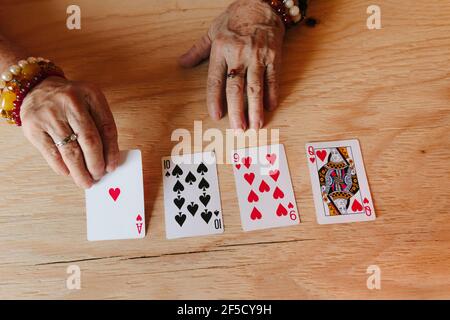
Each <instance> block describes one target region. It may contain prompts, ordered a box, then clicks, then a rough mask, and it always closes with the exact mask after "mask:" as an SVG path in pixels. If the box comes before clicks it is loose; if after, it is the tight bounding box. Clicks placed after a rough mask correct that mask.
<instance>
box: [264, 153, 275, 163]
mask: <svg viewBox="0 0 450 320" xmlns="http://www.w3.org/2000/svg"><path fill="white" fill-rule="evenodd" d="M266 159H267V161H269V163H270V164H272V165H273V164H274V163H275V160H277V155H276V154H275V153H272V154H268V155H266Z"/></svg>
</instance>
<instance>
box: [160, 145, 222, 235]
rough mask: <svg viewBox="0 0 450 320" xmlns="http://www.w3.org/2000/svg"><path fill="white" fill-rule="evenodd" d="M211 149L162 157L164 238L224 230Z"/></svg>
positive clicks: (208, 233) (214, 160)
mask: <svg viewBox="0 0 450 320" xmlns="http://www.w3.org/2000/svg"><path fill="white" fill-rule="evenodd" d="M216 163H217V161H216V156H215V153H214V152H203V153H195V154H187V155H182V156H170V157H164V158H162V169H163V171H162V172H163V181H164V182H163V184H164V211H165V222H166V237H167V239H176V238H183V237H193V236H204V235H211V234H218V233H223V228H224V227H223V218H222V208H221V204H220V194H219V182H218V178H217V167H216Z"/></svg>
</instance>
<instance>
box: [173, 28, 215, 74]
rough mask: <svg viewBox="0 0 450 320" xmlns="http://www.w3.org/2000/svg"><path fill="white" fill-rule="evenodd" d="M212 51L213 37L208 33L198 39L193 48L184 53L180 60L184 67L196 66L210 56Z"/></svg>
mask: <svg viewBox="0 0 450 320" xmlns="http://www.w3.org/2000/svg"><path fill="white" fill-rule="evenodd" d="M210 51H211V39H210V38H209V36H208V35H204V36H203V37H202V38H201V39H200V40H197V42H196V43H195V44H194V45H193V46H192V48H190V49H189V50H188V51H187V52H186V53H185V54H183V55H182V56H181V57H180V58H179V59H178V61H179V63H180V65H181V66H182V67H185V68H190V67H194V66H196V65H198V64H199V63H200V62H202V61H203V60H205V59H206V58H208V57H209V53H210Z"/></svg>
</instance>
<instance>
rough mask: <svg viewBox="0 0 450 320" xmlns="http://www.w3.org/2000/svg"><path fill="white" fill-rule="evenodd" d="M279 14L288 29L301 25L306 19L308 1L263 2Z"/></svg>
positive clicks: (271, 0)
mask: <svg viewBox="0 0 450 320" xmlns="http://www.w3.org/2000/svg"><path fill="white" fill-rule="evenodd" d="M263 1H264V2H266V3H268V4H269V5H270V6H271V7H272V9H273V10H274V11H275V13H276V14H278V15H279V16H280V18H281V20H282V21H283V23H284V24H285V26H286V27H290V26H292V25H294V24H297V23H299V22H300V21H302V20H303V19H304V18H305V15H306V7H307V0H299V1H298V5H296V2H294V0H263Z"/></svg>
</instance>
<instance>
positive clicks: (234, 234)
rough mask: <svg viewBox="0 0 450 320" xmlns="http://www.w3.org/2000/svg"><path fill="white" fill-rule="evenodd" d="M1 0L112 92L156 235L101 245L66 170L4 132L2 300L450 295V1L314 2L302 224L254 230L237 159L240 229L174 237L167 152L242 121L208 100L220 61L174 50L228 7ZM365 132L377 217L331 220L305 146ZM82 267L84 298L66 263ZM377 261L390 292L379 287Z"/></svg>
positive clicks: (295, 46) (225, 171) (271, 120)
mask: <svg viewBox="0 0 450 320" xmlns="http://www.w3.org/2000/svg"><path fill="white" fill-rule="evenodd" d="M77 3H78V4H79V5H80V7H81V13H82V29H81V30H78V31H77V30H75V31H69V30H67V28H66V26H65V20H66V8H67V6H68V5H69V4H72V1H68V0H58V1H57V0H47V1H31V0H21V1H17V0H4V1H2V7H1V8H0V17H1V19H0V28H1V29H0V30H2V32H4V33H5V34H7V35H8V36H9V37H11V38H12V39H16V41H17V42H18V43H19V44H21V45H23V46H24V47H25V48H27V49H29V50H30V52H32V53H35V54H38V55H42V56H45V57H51V58H53V59H54V60H56V61H57V62H58V63H59V64H60V65H62V66H64V68H65V70H66V73H67V74H68V75H69V76H70V77H71V78H74V79H82V80H86V81H93V82H96V83H98V84H100V85H101V87H102V88H103V89H104V92H105V93H106V95H107V97H108V100H109V102H110V105H111V108H112V110H113V112H114V115H115V118H116V121H117V124H118V128H119V134H120V146H121V148H122V149H129V148H139V149H141V150H142V152H143V162H144V179H145V196H146V211H147V218H148V219H149V221H150V222H149V232H148V235H147V237H146V238H145V239H144V240H130V241H107V242H88V241H87V240H86V222H85V203H84V192H83V191H82V190H79V189H77V188H76V187H75V186H74V185H73V184H72V182H71V181H70V179H64V178H60V177H57V176H55V175H54V174H53V173H52V172H51V171H50V169H49V168H48V167H47V165H46V163H45V162H44V160H43V159H42V158H41V157H40V155H39V154H38V152H37V151H36V150H34V149H33V147H32V146H31V145H29V144H28V143H27V141H26V140H25V138H24V137H23V136H22V134H21V131H20V130H19V129H17V128H14V127H8V126H6V125H3V126H1V128H0V137H1V139H0V150H2V151H1V157H0V181H1V184H0V194H1V200H0V298H65V299H80V298H87V299H93V298H102V299H103V298H106V299H117V298H141V299H148V298H150V299H157V298H164V299H165V298H175V299H177V298H214V299H216V298H217V299H225V298H226V299H229V298H232V299H241V298H268V299H275V298H282V299H287V298H292V299H316V298H325V299H334V298H356V299H359V298H369V299H378V298H450V210H449V207H450V201H449V195H450V194H449V190H450V179H449V178H450V169H449V162H450V161H449V160H450V143H449V142H450V138H449V137H450V136H449V132H448V131H449V129H450V107H449V98H450V77H449V57H450V22H449V21H450V3H449V2H446V1H440V0H433V1H427V3H426V4H422V2H417V1H416V2H413V1H406V0H402V1H395V2H393V1H387V0H380V1H378V2H377V4H378V5H379V6H380V7H381V10H382V29H381V30H368V29H367V27H366V19H367V17H368V14H367V13H366V9H367V6H368V5H370V4H372V3H371V2H370V3H368V2H367V1H362V0H339V1H325V0H314V1H313V4H312V5H311V10H310V13H311V15H312V16H314V17H316V18H318V19H319V21H320V23H319V24H318V25H317V26H316V27H315V28H307V27H300V28H298V29H295V30H292V31H289V32H288V34H287V36H286V39H285V48H284V52H285V54H284V63H283V68H284V72H283V76H282V90H281V96H282V103H281V105H280V107H279V109H278V110H276V111H275V112H273V113H271V114H268V124H267V128H269V129H280V135H281V136H280V140H281V142H282V143H284V144H285V147H286V150H287V156H288V160H289V166H290V171H291V175H292V180H293V184H294V190H295V193H296V197H297V202H298V206H299V210H300V213H301V217H302V223H301V224H300V225H298V226H295V227H290V228H279V229H272V230H265V231H258V232H249V233H244V232H243V231H242V229H241V225H240V217H239V210H238V204H237V197H236V192H235V187H234V178H233V175H232V168H231V166H230V165H220V166H219V167H218V170H219V181H220V189H221V196H222V204H223V212H224V220H225V228H226V231H225V233H224V234H223V235H220V236H211V237H197V238H190V239H181V240H171V241H169V240H166V239H165V231H164V214H163V212H164V208H163V192H162V176H161V168H160V167H161V164H160V159H161V157H162V156H164V155H168V154H170V152H171V148H172V147H173V146H174V144H175V143H174V142H171V141H170V135H171V132H172V131H173V130H174V129H176V128H186V129H189V130H191V131H192V129H193V124H194V121H195V120H201V121H203V128H204V130H206V129H208V128H219V129H220V130H223V131H225V130H226V128H228V119H224V120H222V121H220V122H214V121H212V120H210V119H209V117H208V115H207V112H206V107H205V82H206V75H207V63H205V64H203V65H201V66H199V67H197V68H195V69H191V70H184V69H181V68H179V67H178V66H177V61H176V58H177V57H178V56H179V55H180V54H181V53H182V52H183V51H184V50H185V49H187V48H188V47H189V46H190V45H191V43H192V41H194V39H196V38H197V37H199V36H200V35H202V34H203V33H204V32H205V30H206V29H207V27H208V25H209V23H210V22H211V21H212V19H213V18H214V17H215V16H216V15H217V14H219V13H220V12H221V11H222V10H223V9H224V8H225V7H226V5H227V4H228V3H230V1H225V0H223V1H222V0H220V1H217V0H215V1H208V0H179V1H172V0H154V1H144V0H139V1H138V0H133V1H126V2H123V1H116V0H107V1H88V0H79V1H77ZM346 138H358V139H359V140H360V142H361V146H362V151H363V155H364V159H365V166H366V170H367V173H368V178H369V181H370V184H371V189H372V194H373V198H374V202H375V207H376V211H377V216H378V217H377V220H376V221H375V222H371V223H354V224H344V225H323V226H321V225H318V224H317V223H316V219H315V212H314V205H313V199H312V192H311V185H310V181H309V174H308V168H307V162H306V157H305V153H304V145H305V143H306V142H309V141H320V140H332V139H333V140H334V139H346ZM70 265H78V266H79V267H80V268H81V286H82V288H81V290H68V289H67V288H66V278H67V276H68V275H67V274H66V269H67V267H68V266H70ZM370 265H377V266H379V268H380V269H381V289H380V290H369V289H368V288H367V286H366V280H367V277H368V274H366V270H367V267H368V266H370Z"/></svg>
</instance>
